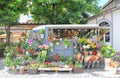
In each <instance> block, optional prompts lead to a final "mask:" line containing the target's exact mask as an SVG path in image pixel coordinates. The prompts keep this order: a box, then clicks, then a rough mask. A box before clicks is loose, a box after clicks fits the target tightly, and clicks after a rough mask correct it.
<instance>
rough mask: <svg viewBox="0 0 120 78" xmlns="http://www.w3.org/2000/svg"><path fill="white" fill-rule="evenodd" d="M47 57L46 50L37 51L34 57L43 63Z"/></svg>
mask: <svg viewBox="0 0 120 78" xmlns="http://www.w3.org/2000/svg"><path fill="white" fill-rule="evenodd" d="M46 57H47V53H46V52H42V53H39V54H38V56H37V57H36V60H37V61H38V62H40V63H44V62H45V60H46Z"/></svg>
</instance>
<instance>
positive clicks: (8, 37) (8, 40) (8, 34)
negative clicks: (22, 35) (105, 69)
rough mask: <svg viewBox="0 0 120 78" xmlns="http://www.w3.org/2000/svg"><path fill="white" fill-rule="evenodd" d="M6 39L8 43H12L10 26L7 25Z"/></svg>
mask: <svg viewBox="0 0 120 78" xmlns="http://www.w3.org/2000/svg"><path fill="white" fill-rule="evenodd" d="M6 40H7V44H8V45H10V26H9V25H8V26H6Z"/></svg>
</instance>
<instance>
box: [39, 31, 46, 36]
mask: <svg viewBox="0 0 120 78" xmlns="http://www.w3.org/2000/svg"><path fill="white" fill-rule="evenodd" d="M44 33H45V30H44V29H41V30H40V31H39V34H40V36H41V38H44Z"/></svg>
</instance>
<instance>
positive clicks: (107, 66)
mask: <svg viewBox="0 0 120 78" xmlns="http://www.w3.org/2000/svg"><path fill="white" fill-rule="evenodd" d="M110 61H111V58H105V68H104V70H106V71H109V63H110Z"/></svg>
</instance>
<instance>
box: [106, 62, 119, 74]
mask: <svg viewBox="0 0 120 78" xmlns="http://www.w3.org/2000/svg"><path fill="white" fill-rule="evenodd" d="M108 66H109V73H110V74H115V73H116V69H117V67H118V62H117V61H113V60H111V61H110V62H109V63H108Z"/></svg>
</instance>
